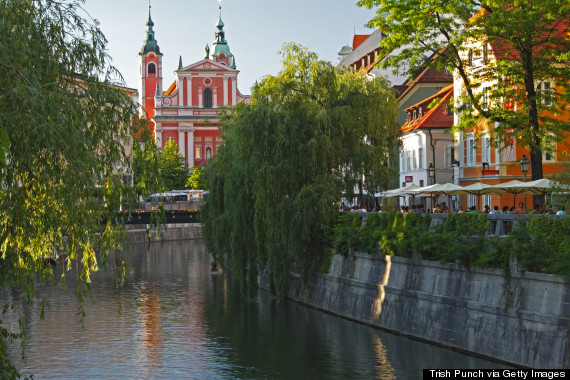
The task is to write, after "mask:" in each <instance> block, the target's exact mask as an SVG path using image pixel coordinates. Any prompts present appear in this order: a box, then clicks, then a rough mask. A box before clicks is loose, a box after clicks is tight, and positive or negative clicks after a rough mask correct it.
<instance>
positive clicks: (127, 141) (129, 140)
mask: <svg viewBox="0 0 570 380" xmlns="http://www.w3.org/2000/svg"><path fill="white" fill-rule="evenodd" d="M125 145H126V146H129V145H131V138H130V137H127V138H126V139H125Z"/></svg>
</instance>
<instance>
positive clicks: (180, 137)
mask: <svg viewBox="0 0 570 380" xmlns="http://www.w3.org/2000/svg"><path fill="white" fill-rule="evenodd" d="M185 131H186V130H185V129H180V130H178V152H179V153H180V154H181V155H182V157H186V149H184V147H185V146H186V143H185V141H184V140H185V138H186V136H185V134H184V132H185Z"/></svg>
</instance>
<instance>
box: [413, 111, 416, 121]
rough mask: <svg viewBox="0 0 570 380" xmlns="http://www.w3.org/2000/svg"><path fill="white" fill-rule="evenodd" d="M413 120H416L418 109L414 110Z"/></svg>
mask: <svg viewBox="0 0 570 380" xmlns="http://www.w3.org/2000/svg"><path fill="white" fill-rule="evenodd" d="M413 120H416V110H414V117H413Z"/></svg>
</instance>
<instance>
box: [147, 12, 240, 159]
mask: <svg viewBox="0 0 570 380" xmlns="http://www.w3.org/2000/svg"><path fill="white" fill-rule="evenodd" d="M153 26H154V23H153V22H152V19H151V17H150V13H149V18H148V22H147V37H146V40H145V42H144V45H143V47H142V49H141V51H140V52H139V64H140V78H141V80H140V86H141V88H140V91H139V94H140V104H141V105H142V107H143V109H144V112H145V113H146V117H147V118H148V119H149V120H150V121H151V123H150V124H151V128H152V132H153V134H154V137H155V140H156V143H157V145H158V146H159V147H164V145H165V144H166V142H167V141H168V140H169V139H172V140H174V141H175V142H176V144H177V146H178V150H179V152H180V154H181V155H182V156H183V157H184V158H185V159H186V162H187V164H188V166H190V167H192V166H200V165H202V164H205V163H206V162H207V160H208V159H209V158H210V157H212V156H214V155H215V154H216V153H217V150H218V149H219V147H220V145H221V144H222V143H223V141H222V138H221V136H220V131H219V113H220V111H221V109H222V108H221V107H232V106H234V105H235V104H237V103H238V102H246V103H249V101H250V96H246V95H242V94H241V93H240V92H239V90H238V88H237V79H238V74H239V71H238V70H237V69H236V61H235V57H234V55H233V54H232V53H231V52H230V49H229V46H228V43H227V41H226V39H225V33H224V23H223V22H222V18H221V13H220V17H219V19H218V23H217V25H216V33H215V40H214V43H213V45H212V50H210V48H209V46H206V49H205V54H204V58H203V59H202V60H199V61H197V62H195V63H192V64H190V65H187V66H183V65H182V58H180V60H179V64H178V68H177V69H176V70H175V71H174V73H175V75H176V79H175V81H174V83H172V84H171V85H170V86H169V87H168V89H166V91H163V90H162V88H163V87H162V70H163V68H162V53H161V52H160V48H159V46H158V43H157V41H156V39H155V37H154V30H153Z"/></svg>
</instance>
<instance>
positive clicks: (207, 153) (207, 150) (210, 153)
mask: <svg viewBox="0 0 570 380" xmlns="http://www.w3.org/2000/svg"><path fill="white" fill-rule="evenodd" d="M210 157H212V148H206V159H209V158H210Z"/></svg>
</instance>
